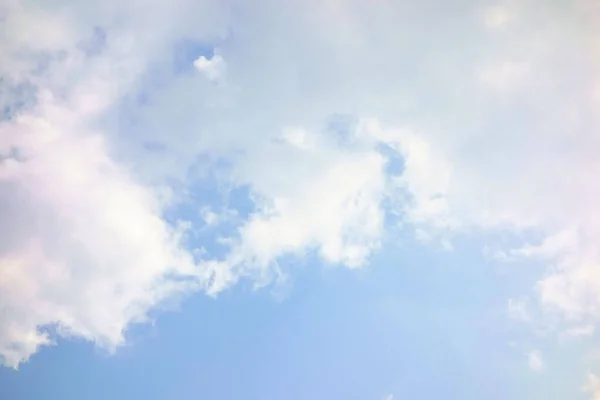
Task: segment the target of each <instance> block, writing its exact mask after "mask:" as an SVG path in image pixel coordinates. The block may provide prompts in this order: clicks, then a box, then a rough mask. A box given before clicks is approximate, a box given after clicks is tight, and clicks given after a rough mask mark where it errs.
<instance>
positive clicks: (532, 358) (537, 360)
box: [527, 350, 544, 372]
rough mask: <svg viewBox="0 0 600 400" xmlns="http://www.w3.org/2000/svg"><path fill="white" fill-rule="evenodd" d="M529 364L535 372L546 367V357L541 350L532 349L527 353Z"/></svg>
mask: <svg viewBox="0 0 600 400" xmlns="http://www.w3.org/2000/svg"><path fill="white" fill-rule="evenodd" d="M527 364H528V365H529V368H531V370H532V371H534V372H541V371H542V370H543V369H544V359H543V358H542V353H540V351H539V350H532V351H530V352H529V353H528V354H527Z"/></svg>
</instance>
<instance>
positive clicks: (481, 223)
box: [0, 0, 600, 365]
mask: <svg viewBox="0 0 600 400" xmlns="http://www.w3.org/2000/svg"><path fill="white" fill-rule="evenodd" d="M88 3H89V2H86V6H85V7H83V6H76V4H75V3H74V4H73V7H72V8H69V7H66V8H68V9H70V10H72V11H70V12H69V13H66V14H64V13H62V12H58V11H56V10H52V9H50V8H47V9H43V8H42V6H32V5H28V6H27V7H29V8H31V7H34V11H36V12H32V10H27V12H24V11H11V14H9V16H8V21H9V23H8V24H7V26H9V27H11V28H10V29H13V30H18V32H17V33H18V34H11V35H8V36H3V37H2V38H1V40H2V42H0V43H1V44H2V46H1V47H2V48H3V49H10V51H3V52H2V54H0V57H1V58H2V62H0V65H1V66H7V65H10V68H9V67H5V68H4V69H3V70H2V72H3V73H5V74H9V75H10V77H11V79H13V80H15V81H16V82H23V81H27V82H29V79H31V80H32V83H33V84H34V85H35V86H37V87H41V88H44V89H46V90H47V91H49V92H51V93H53V97H49V98H48V99H45V100H43V101H42V102H41V103H40V104H39V105H37V106H36V107H35V108H30V109H29V110H28V111H24V114H23V115H22V116H21V117H20V118H16V119H13V120H12V121H9V122H4V123H3V125H2V129H3V132H2V133H3V134H2V135H0V149H1V151H2V154H3V155H4V154H8V153H10V152H11V151H12V149H13V148H15V147H17V148H19V151H20V152H23V154H24V157H25V158H24V160H21V161H17V160H15V159H14V157H12V158H13V159H7V160H4V161H3V163H2V164H1V166H0V176H1V178H0V179H1V182H2V185H3V186H4V187H5V188H3V190H4V191H5V192H4V193H7V194H5V195H4V196H2V197H3V201H6V203H7V208H5V209H7V210H11V211H10V212H9V213H7V215H6V218H9V219H8V221H9V223H8V224H5V225H4V229H5V231H2V235H3V236H2V238H3V240H4V241H3V243H2V249H1V252H0V259H1V260H2V267H1V268H0V271H1V273H2V275H1V276H2V281H1V282H2V285H5V286H6V287H10V288H11V290H10V291H9V292H7V293H10V295H9V296H7V297H3V298H2V300H0V307H1V308H2V310H3V311H2V314H1V315H2V316H3V320H2V324H1V325H0V332H1V334H0V352H1V353H2V354H3V355H4V356H5V357H7V359H8V362H9V363H11V364H13V365H14V364H16V363H17V362H18V361H19V360H21V359H24V358H26V357H27V356H28V355H30V354H31V353H32V352H33V351H34V350H35V347H36V345H38V344H41V343H43V342H44V337H43V336H42V335H40V334H38V333H36V332H37V329H38V328H39V326H41V325H44V324H49V323H59V324H61V325H62V326H63V327H64V328H63V329H64V330H65V331H68V332H69V334H73V335H79V336H83V337H86V338H88V339H90V340H94V341H98V342H101V343H106V344H107V345H108V346H113V345H116V344H118V343H119V342H120V341H121V340H122V332H123V330H124V329H125V328H126V327H127V325H128V324H129V323H130V322H131V321H135V320H138V319H141V318H143V316H144V315H145V313H146V311H147V310H148V309H149V308H150V307H152V306H153V305H155V304H156V303H157V302H158V301H159V300H160V299H162V298H163V297H165V296H166V294H167V293H170V292H175V291H178V290H179V289H177V290H176V289H175V288H173V287H172V285H173V283H172V282H171V281H170V280H169V279H168V276H169V275H170V274H171V273H178V274H183V275H197V276H199V282H198V284H200V285H201V284H203V283H204V281H203V280H204V279H205V278H206V279H208V276H209V275H210V282H211V285H210V288H209V290H210V291H211V292H213V293H216V292H218V291H219V290H221V289H223V288H224V287H226V286H227V285H228V284H231V283H233V282H235V281H236V280H237V279H239V278H240V277H241V276H251V277H253V278H255V279H257V280H258V282H259V283H264V282H266V281H267V280H268V279H270V278H272V277H273V275H277V274H278V273H281V272H279V271H278V269H277V262H278V259H279V258H280V257H281V256H283V255H287V254H295V255H302V254H305V253H306V252H309V251H314V252H316V253H317V254H319V255H320V257H321V258H322V259H323V260H325V261H327V262H330V263H336V264H345V265H348V266H350V267H357V266H360V265H364V264H365V262H366V260H368V257H369V255H370V254H371V253H372V252H373V251H374V250H376V249H377V248H378V247H379V246H380V242H381V239H382V235H383V234H384V227H385V224H384V215H385V213H384V211H385V210H384V209H383V202H384V201H385V202H387V203H389V204H392V207H394V208H395V210H394V211H396V212H397V213H398V214H400V215H402V216H403V217H404V218H405V219H406V221H405V222H409V223H410V224H411V225H412V227H414V229H415V231H417V232H420V233H421V234H420V236H421V237H422V238H427V239H428V240H431V238H439V239H440V241H441V243H450V242H449V241H448V242H444V241H443V240H449V239H452V237H453V236H454V235H466V234H470V233H474V234H477V235H479V234H481V235H480V236H482V237H485V234H486V233H488V232H496V231H499V230H501V231H509V232H513V233H518V234H520V235H522V236H527V238H528V241H527V242H526V243H521V244H519V245H517V246H515V248H506V249H502V253H499V254H506V255H507V256H509V258H510V257H529V258H531V257H536V258H540V259H542V260H543V261H544V262H547V263H549V264H551V265H550V266H549V268H550V272H549V273H548V275H547V276H546V277H544V278H543V279H541V280H540V283H539V285H538V286H537V288H538V292H537V293H538V294H539V299H540V300H541V303H542V304H543V305H544V307H546V308H548V309H549V310H554V311H558V312H559V313H560V314H561V315H564V316H566V317H567V319H569V320H570V321H572V322H573V324H575V325H576V326H583V325H588V324H592V325H593V324H595V323H596V322H597V318H598V316H599V314H600V311H599V310H600V275H599V274H598V268H597V266H598V264H599V263H600V249H599V248H598V245H597V243H598V240H597V239H598V237H599V236H600V228H599V227H600V208H598V206H597V204H596V203H597V202H596V200H595V199H596V198H597V197H598V194H599V193H600V186H599V184H598V180H597V176H598V171H599V170H600V164H599V163H598V161H597V158H598V157H597V155H598V153H599V152H600V141H599V140H598V137H597V135H596V133H595V132H597V131H598V128H599V124H598V122H599V120H598V114H597V112H596V110H597V108H595V107H596V106H597V103H594V102H593V101H596V100H594V97H593V96H594V93H592V90H591V89H590V88H592V87H594V85H591V83H597V82H598V81H599V80H598V79H599V78H598V76H597V73H596V72H595V71H596V70H597V68H595V67H596V66H597V65H595V64H593V62H597V61H598V60H595V59H594V54H595V51H596V49H597V47H595V46H596V43H595V41H594V38H593V36H594V35H593V34H591V33H590V32H594V30H595V29H597V28H596V26H598V24H596V22H597V21H595V20H594V19H593V18H594V17H593V16H586V15H587V14H585V15H583V14H581V13H580V12H579V11H578V10H577V9H569V8H568V7H565V8H564V9H563V8H560V9H559V8H555V7H554V6H552V5H548V4H547V2H539V4H538V3H536V2H535V1H533V2H531V4H529V3H528V4H525V5H522V6H520V7H519V9H518V10H516V11H514V10H513V9H512V8H510V7H509V8H510V12H509V11H508V10H509V8H496V9H495V11H494V10H490V11H489V12H488V13H487V14H485V15H484V16H483V17H482V15H481V12H480V10H485V9H487V3H486V4H483V2H481V3H480V2H473V4H472V7H473V11H474V12H466V11H465V13H464V18H462V19H461V18H459V16H457V18H456V19H452V21H455V22H443V23H442V22H441V21H440V20H439V15H440V13H439V10H438V9H437V8H436V7H431V4H426V3H427V2H425V3H423V4H425V5H415V6H411V7H408V6H406V5H405V3H402V2H393V1H381V2H378V3H377V7H371V6H369V7H365V6H364V4H362V2H359V1H352V0H348V1H340V2H325V4H323V2H316V1H306V2H300V1H298V2H291V3H286V4H285V5H283V4H279V3H274V2H258V3H254V4H252V6H247V5H244V4H241V3H235V4H227V3H226V2H218V1H201V2H190V1H187V0H180V1H179V2H178V3H177V4H176V5H173V4H172V2H166V1H158V0H156V1H153V2H152V4H151V5H148V3H147V2H137V1H134V2H127V4H126V5H122V6H117V4H116V3H110V4H108V5H106V6H103V5H102V4H104V2H102V3H101V4H94V3H89V4H88ZM14 4H16V5H15V6H14V8H15V9H23V7H25V6H23V5H21V3H18V2H14ZM119 4H120V3H119ZM540 4H542V5H543V6H540ZM232 7H233V8H235V9H234V10H231V8H232ZM502 7H505V6H502ZM84 9H85V10H84ZM142 10H143V12H142ZM146 11H147V12H146ZM233 11H235V12H233ZM517 11H518V12H519V13H520V14H519V15H516V14H515V13H516V12H517ZM539 13H542V14H543V15H542V16H543V18H541V17H540V18H541V19H542V20H544V21H546V22H545V23H544V24H538V22H537V21H538V20H536V19H535V18H534V16H537V15H539ZM474 15H476V16H477V18H483V21H480V22H483V24H481V23H480V24H472V22H473V21H471V19H472V18H473V16H474ZM536 18H537V17H536ZM417 20H418V21H423V23H420V24H418V26H419V27H421V26H423V27H424V26H434V27H436V28H435V29H434V30H433V31H428V32H427V34H423V32H422V31H421V30H420V29H421V28H419V27H415V24H414V23H412V22H414V21H417ZM27 21H30V22H27ZM115 21H119V23H118V24H117V23H113V22H115ZM121 22H122V23H121ZM509 22H510V24H511V29H510V30H509V29H506V30H503V32H502V34H498V32H497V29H489V28H485V25H487V26H488V27H491V26H494V27H501V26H504V25H506V24H508V23H509ZM96 23H99V24H101V25H102V24H104V25H106V27H108V28H107V29H109V28H111V29H112V31H110V30H109V31H108V33H107V38H108V39H107V45H106V49H105V50H104V52H103V53H102V54H101V55H100V56H98V57H97V58H95V59H93V60H91V59H87V58H85V57H84V56H83V55H82V54H80V53H79V52H77V51H75V50H74V49H76V48H77V43H79V42H81V40H83V39H85V38H86V37H87V36H86V35H89V32H88V31H86V27H88V28H89V27H90V26H94V25H95V24H96ZM28 24H31V25H35V26H38V27H39V26H48V28H47V29H46V30H44V31H43V32H41V34H39V35H33V33H32V32H35V30H33V29H29V26H28ZM454 24H456V25H454ZM475 25H478V26H480V27H481V29H482V30H481V31H480V30H469V29H467V27H472V26H475ZM482 25H483V26H482ZM575 25H577V26H578V27H581V28H577V27H575ZM232 26H233V27H235V28H236V29H235V32H236V34H235V35H231V36H228V35H227V32H230V31H231V30H230V28H231V27H232ZM458 26H460V29H458V28H457V27H458ZM513 28H514V29H513ZM477 29H479V28H477ZM488 31H494V32H493V34H492V33H490V32H488ZM44 33H47V35H44ZM183 38H187V39H189V38H191V39H193V40H196V41H198V42H200V43H218V48H219V51H218V54H216V55H214V56H213V57H212V58H210V59H207V58H206V57H200V58H199V59H197V60H196V61H195V62H194V65H195V66H196V68H198V69H199V70H200V72H202V73H203V74H205V76H204V77H203V76H199V74H188V75H185V76H176V77H174V76H171V75H169V74H170V73H171V72H165V71H171V70H172V65H171V64H170V62H171V61H170V60H171V59H172V57H171V54H170V53H169V51H170V49H171V45H173V43H174V42H176V41H177V40H180V39H183ZM413 38H419V39H418V41H417V39H413ZM5 43H6V45H4V44H5ZM456 43H460V44H461V45H460V46H456ZM22 48H26V49H27V52H25V53H27V55H28V57H25V58H22V57H21V56H22V54H21V53H19V54H16V53H15V51H16V50H15V49H22ZM65 49H66V50H67V51H66V54H67V55H68V57H66V58H65V59H60V58H57V60H54V61H53V63H50V67H48V70H47V71H46V72H45V73H44V74H41V76H40V75H33V74H31V73H30V72H31V71H33V70H35V69H36V67H39V65H38V62H39V61H40V59H39V57H33V56H31V57H29V56H30V55H31V54H35V55H39V52H40V51H41V52H45V53H52V52H53V51H54V50H65ZM30 53H31V54H30ZM5 60H6V61H7V62H4V61H5ZM165 60H169V61H168V62H167V61H165ZM567 60H571V61H567ZM8 61H10V62H8ZM225 61H226V62H225ZM225 64H226V65H225ZM225 66H226V69H227V71H226V74H227V77H226V78H227V82H228V85H210V84H207V82H206V81H207V79H208V80H220V79H222V77H223V72H224V67H225ZM155 71H159V72H160V73H157V75H158V78H156V79H157V80H158V81H159V83H156V84H154V83H153V82H150V83H148V82H147V81H146V80H151V79H150V78H147V76H146V75H152V73H153V72H155ZM151 72H152V73H151ZM161 74H164V76H163V75H161ZM165 76H166V77H165ZM163 78H164V79H163ZM204 78H207V79H204ZM225 86H227V87H225ZM232 88H236V90H232ZM507 88H508V89H510V90H505V89H507ZM588 91H589V92H588ZM140 92H144V94H147V95H148V96H149V97H150V99H151V101H149V102H148V104H147V105H143V106H140V105H131V106H130V107H131V109H126V110H123V109H121V108H120V107H124V106H123V103H122V102H121V101H123V102H125V103H126V101H125V100H127V99H129V98H134V97H135V96H136V95H137V94H139V93H140ZM124 95H127V96H126V97H124ZM217 100H218V101H217ZM127 104H128V103H127ZM125 111H126V112H127V113H125ZM111 113H112V114H111ZM122 113H124V114H128V115H129V114H131V116H132V119H134V120H135V121H136V125H133V126H124V127H123V126H120V127H119V129H106V130H100V128H99V127H98V125H97V124H96V122H97V120H96V119H95V118H96V117H98V118H100V117H102V116H104V117H106V118H108V117H107V115H109V116H110V115H113V114H119V115H121V114H122ZM336 113H345V114H352V115H353V117H357V120H358V123H357V126H354V127H345V128H344V129H342V130H343V131H344V132H342V133H341V134H339V135H338V134H334V133H332V132H331V131H332V130H331V129H324V128H323V127H324V126H325V125H326V122H327V120H328V118H330V117H331V116H332V115H335V114H336ZM100 119H101V118H100ZM110 122H114V121H110ZM106 125H110V124H106ZM22 132H28V133H29V134H26V135H21V134H20V133H22ZM124 132H125V133H124ZM52 135H53V136H52ZM336 135H337V136H336ZM146 141H156V142H159V143H161V144H164V147H165V149H166V150H165V151H164V152H162V153H161V152H156V153H151V154H150V153H148V152H146V151H144V150H143V148H144V147H143V143H145V142H146ZM382 143H385V144H387V145H388V146H389V147H390V148H391V149H392V151H393V152H396V155H397V156H400V157H401V158H402V159H403V163H404V169H403V171H402V173H401V174H399V175H398V176H393V177H392V176H389V175H387V174H386V173H385V170H386V157H385V156H384V155H383V154H382V153H381V152H380V151H379V150H378V145H380V144H382ZM140 149H142V150H140ZM205 155H209V156H210V157H211V161H210V162H208V163H207V164H202V165H200V167H199V164H198V163H199V162H198V159H199V158H201V156H205ZM212 160H219V161H223V160H224V161H225V162H224V164H226V165H227V167H226V168H224V169H223V170H221V169H219V167H218V166H216V164H217V162H216V161H215V162H214V163H212ZM199 169H204V170H203V171H202V172H203V173H206V174H208V173H212V172H214V170H218V171H217V172H218V173H216V172H215V175H216V176H217V179H218V180H219V183H220V184H222V185H224V186H227V187H236V188H240V187H242V188H246V189H247V190H248V192H249V193H250V195H251V201H252V202H253V204H254V205H255V206H256V209H255V210H254V211H253V212H251V215H250V217H249V218H248V219H247V220H246V221H243V222H241V223H240V224H239V225H238V226H237V227H236V229H235V231H234V232H233V233H232V235H231V237H229V238H227V240H226V243H227V244H228V246H229V249H228V253H227V254H226V255H225V256H224V257H222V258H215V257H213V255H211V254H203V255H202V256H203V257H204V260H203V261H202V263H201V264H200V265H194V263H193V262H192V261H191V256H190V255H189V253H188V252H187V251H184V250H182V248H181V246H180V244H179V242H178V237H177V236H178V233H177V230H176V228H174V227H172V226H170V225H169V224H168V223H167V222H165V220H164V219H163V218H162V212H163V208H164V207H163V204H161V202H160V201H159V200H158V195H157V194H156V193H155V191H154V189H153V186H154V185H155V184H164V183H165V182H168V181H170V180H176V181H178V182H179V183H181V184H183V185H185V184H189V183H190V181H191V182H193V180H194V179H197V176H198V175H194V174H196V173H197V171H198V170H199ZM8 193H10V194H8ZM175 197H176V196H175ZM4 199H6V200H4ZM21 204H26V205H28V206H27V207H17V205H19V206H20V205H21ZM9 206H10V207H9ZM12 210H17V211H12ZM204 216H205V217H206V220H207V221H213V222H214V221H215V219H214V218H213V217H214V216H212V214H208V213H205V214H204ZM23 221H25V222H23ZM140 227H144V229H141V228H140ZM12 232H18V235H16V236H14V238H12V239H10V240H8V239H4V238H5V237H7V235H9V233H10V235H13V233H12ZM11 237H13V236H11ZM534 239H535V240H534ZM537 239H539V241H538V240H537ZM17 264H18V265H23V267H21V268H19V269H15V267H14V265H17ZM204 269H206V271H205V270H204ZM15 271H17V272H18V273H17V272H15ZM78 288H81V289H78ZM182 290H183V289H182ZM86 293H94V296H89V295H88V294H86ZM65 294H70V297H65ZM5 299H6V300H5ZM100 304H102V305H104V304H107V306H106V307H104V306H103V307H100ZM4 310H8V311H4ZM515 310H516V309H515ZM569 327H571V325H569ZM14 349H18V351H15V350H14Z"/></svg>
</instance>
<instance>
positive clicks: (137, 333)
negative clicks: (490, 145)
mask: <svg viewBox="0 0 600 400" xmlns="http://www.w3.org/2000/svg"><path fill="white" fill-rule="evenodd" d="M468 253H469V254H471V255H470V256H465V253H463V254H441V253H432V252H430V251H429V250H428V249H425V248H424V247H422V246H420V245H419V244H418V243H410V244H408V243H407V245H406V246H405V247H404V248H402V249H398V248H396V249H390V248H387V249H386V250H384V251H383V252H381V253H380V254H378V255H376V256H375V257H374V258H373V259H372V262H371V266H370V268H369V269H365V270H360V271H352V270H347V269H344V268H322V266H321V265H320V264H321V263H320V261H319V260H318V258H316V257H313V256H309V257H308V258H307V259H305V260H304V261H302V262H299V263H298V264H296V265H295V270H294V274H293V276H292V277H291V279H292V286H293V287H292V289H291V291H290V292H289V293H288V295H287V296H286V297H285V299H284V300H283V301H275V300H274V299H273V296H272V294H273V292H272V290H271V289H265V290H259V291H253V290H251V288H249V286H248V285H239V286H235V287H233V288H231V289H230V290H228V291H226V292H224V293H222V294H221V295H219V296H218V298H217V299H216V300H213V299H210V298H207V297H205V296H193V297H191V298H189V299H188V300H187V301H185V302H184V303H183V304H182V305H181V309H180V310H179V312H176V313H163V314H161V316H160V318H159V319H157V320H156V322H155V323H154V324H151V325H149V324H145V325H139V326H135V327H134V328H132V329H131V331H130V332H129V334H128V338H129V342H128V345H126V346H125V347H122V348H120V349H118V352H117V353H116V354H114V355H111V356H107V355H105V354H104V353H103V352H102V351H99V350H97V349H94V348H93V346H92V345H91V344H89V343H85V342H83V341H78V340H75V341H73V340H62V341H61V343H60V347H49V348H44V349H42V350H41V351H40V352H39V353H38V354H36V355H34V356H33V358H32V360H31V361H30V362H29V363H26V364H24V365H23V366H22V368H21V370H20V371H19V372H15V371H12V370H10V369H2V370H0V397H2V398H18V399H24V400H28V399H38V398H62V399H65V400H71V399H80V398H86V399H90V400H95V399H106V398H112V399H115V400H121V399H130V398H144V399H147V400H155V399H156V400H162V399H168V398H169V399H170V398H176V399H192V398H197V397H198V396H201V397H202V398H210V399H239V398H245V399H281V398H285V399H290V400H296V399H298V400H300V399H331V398H336V399H338V398H339V399H349V400H354V399H356V400H364V399H381V398H383V396H384V395H386V394H388V393H391V394H394V396H395V397H394V398H400V399H402V398H416V399H433V398H460V399H467V400H468V399H473V400H475V399H477V400H479V399H481V398H486V399H491V400H494V399H498V400H505V399H507V398H510V399H542V398H543V399H556V400H559V399H564V398H566V397H560V396H559V394H561V393H563V394H564V389H563V386H568V385H567V383H568V382H567V383H565V381H564V380H560V379H557V380H552V381H548V382H547V383H546V384H545V385H539V382H535V379H538V378H536V377H535V376H534V375H531V374H529V373H528V371H527V366H526V363H524V361H523V360H524V357H523V354H522V351H520V350H514V349H511V348H510V347H509V345H508V342H509V341H510V340H511V339H513V338H512V337H511V334H510V332H509V331H508V330H507V329H508V328H507V327H506V324H505V322H506V321H505V318H506V316H505V312H504V311H505V305H504V303H503V302H502V301H501V300H502V299H504V298H505V297H504V296H501V295H500V294H506V293H502V292H504V291H505V290H506V286H507V285H506V283H507V281H508V277H505V276H502V275H499V274H498V273H497V271H496V270H494V269H493V268H481V265H482V264H483V263H484V262H485V261H484V259H482V258H481V257H480V256H477V255H476V254H477V253H476V252H468ZM465 266H469V267H468V268H464V267H465ZM470 266H473V267H472V268H471V267H470ZM475 266H479V267H475ZM492 283H493V284H492ZM199 316H201V318H199ZM92 360H93V362H92ZM157 360H161V361H160V362H157ZM56 365H61V368H56ZM530 375H531V378H528V376H530ZM31 382H37V383H38V384H36V385H32V384H31ZM569 389H570V390H571V391H570V393H572V388H569ZM544 396H546V397H544Z"/></svg>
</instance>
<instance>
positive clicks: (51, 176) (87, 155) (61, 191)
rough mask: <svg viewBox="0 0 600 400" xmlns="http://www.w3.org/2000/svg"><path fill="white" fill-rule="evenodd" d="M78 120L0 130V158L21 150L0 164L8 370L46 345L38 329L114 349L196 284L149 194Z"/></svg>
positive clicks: (8, 125)
mask: <svg viewBox="0 0 600 400" xmlns="http://www.w3.org/2000/svg"><path fill="white" fill-rule="evenodd" d="M83 118H84V117H82V114H81V113H80V112H76V111H73V110H70V109H68V108H67V107H65V106H64V105H62V104H61V102H60V101H58V100H55V99H53V98H48V99H45V100H43V101H42V102H41V103H40V104H38V106H37V107H36V108H35V110H34V111H31V112H28V113H27V114H24V115H21V116H19V117H17V118H15V119H14V120H12V121H9V122H4V123H2V124H0V137H1V138H2V140H1V142H0V152H1V153H4V154H6V153H7V152H8V151H9V149H10V147H12V146H14V147H16V148H17V149H18V157H12V158H11V157H9V158H7V159H4V161H3V162H2V164H0V198H1V199H2V200H1V207H0V217H1V219H2V221H4V223H3V224H2V226H1V227H0V243H1V245H0V292H2V297H1V301H0V310H2V312H1V313H0V315H2V318H1V320H0V354H1V355H2V356H3V358H4V362H5V363H6V364H8V365H11V366H17V365H18V364H19V362H21V361H23V360H26V359H27V358H28V357H29V356H30V355H31V354H33V353H34V352H35V351H36V349H37V347H38V346H40V345H43V344H48V343H49V338H48V336H47V335H46V334H45V333H43V332H42V331H40V328H41V327H44V326H55V327H56V328H57V329H58V331H59V332H60V333H62V334H63V335H75V336H81V337H84V338H86V339H89V340H92V341H95V342H97V343H98V344H99V345H101V346H103V347H106V348H108V349H112V348H114V347H115V346H116V345H119V344H120V343H122V341H123V334H124V331H125V330H126V328H127V326H128V324H129V323H131V322H136V321H138V322H139V321H142V320H143V319H144V318H145V316H146V313H147V311H148V310H149V309H150V308H151V307H153V306H154V305H156V304H157V303H158V302H160V301H161V300H163V299H166V298H167V297H169V296H171V295H175V294H177V293H178V292H179V291H180V290H183V289H186V286H188V285H190V282H189V281H187V282H186V281H185V280H184V281H177V280H175V279H177V278H181V277H185V276H192V274H195V269H194V265H193V262H192V260H191V259H190V257H189V256H188V254H187V253H186V252H184V251H183V250H182V249H181V247H180V245H179V235H180V234H179V233H178V232H177V231H176V230H175V229H174V228H172V227H170V226H169V225H168V224H166V223H165V222H164V221H163V220H162V219H161V207H162V206H161V204H160V203H159V202H158V200H157V197H156V196H155V195H154V194H153V192H152V190H150V189H147V188H144V187H142V186H140V185H138V184H136V183H135V182H134V181H133V180H132V179H131V177H130V176H129V174H128V173H127V172H126V171H125V170H123V169H122V168H121V167H120V166H119V165H117V164H116V163H114V161H112V160H111V159H110V157H109V156H108V154H107V148H106V144H105V142H104V141H103V138H102V136H101V135H98V134H96V133H94V132H82V125H81V124H82V123H85V122H84V121H83ZM84 129H85V128H84ZM191 285H192V286H195V285H196V284H195V283H191Z"/></svg>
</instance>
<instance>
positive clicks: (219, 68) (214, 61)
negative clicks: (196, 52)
mask: <svg viewBox="0 0 600 400" xmlns="http://www.w3.org/2000/svg"><path fill="white" fill-rule="evenodd" d="M225 66H226V64H225V60H224V59H223V57H221V56H220V55H219V54H214V55H213V56H212V57H211V58H206V57H205V56H200V57H199V58H198V59H196V61H194V67H196V69H197V70H198V71H200V72H202V73H203V74H204V75H205V76H206V78H207V79H209V80H211V81H217V80H219V79H222V78H223V74H224V73H225Z"/></svg>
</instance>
